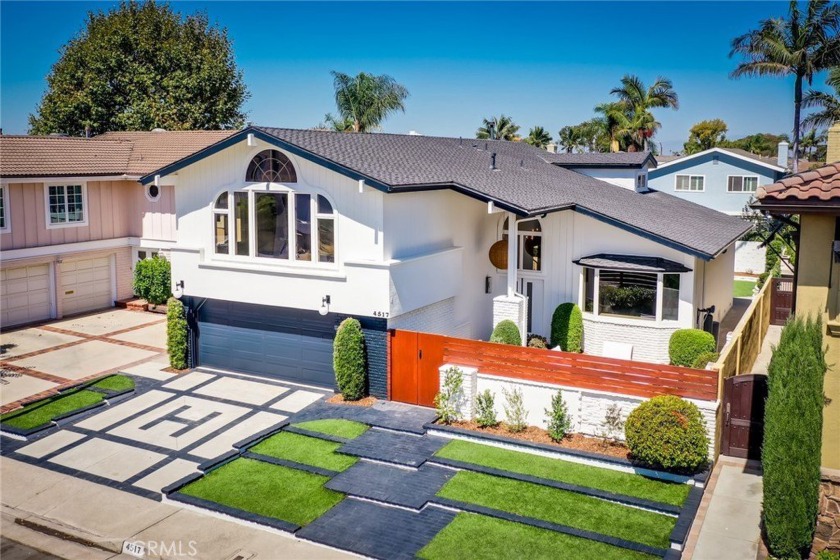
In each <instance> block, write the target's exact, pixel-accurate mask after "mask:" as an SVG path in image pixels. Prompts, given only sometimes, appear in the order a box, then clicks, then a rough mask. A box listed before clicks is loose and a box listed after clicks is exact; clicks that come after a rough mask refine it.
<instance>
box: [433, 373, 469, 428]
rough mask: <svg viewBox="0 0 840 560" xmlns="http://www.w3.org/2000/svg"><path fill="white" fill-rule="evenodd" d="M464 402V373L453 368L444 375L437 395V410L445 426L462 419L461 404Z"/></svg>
mask: <svg viewBox="0 0 840 560" xmlns="http://www.w3.org/2000/svg"><path fill="white" fill-rule="evenodd" d="M463 400H464V372H463V371H461V369H460V368H458V367H455V366H452V367H450V368H449V369H447V370H446V371H445V372H444V373H443V383H441V386H440V391H439V392H438V394H437V395H435V409H436V410H437V414H438V418H439V419H440V421H441V422H443V423H444V424H451V423H452V422H455V421H457V420H460V419H461V402H462V401H463Z"/></svg>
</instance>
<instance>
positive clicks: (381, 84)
mask: <svg viewBox="0 0 840 560" xmlns="http://www.w3.org/2000/svg"><path fill="white" fill-rule="evenodd" d="M331 73H332V76H333V86H334V87H335V104H336V107H338V114H339V115H340V116H341V118H342V119H344V120H351V121H353V131H354V132H371V131H373V130H376V129H377V128H379V127H380V126H381V124H382V122H383V121H384V120H385V119H386V118H388V115H390V114H391V113H393V112H394V111H403V112H405V100H406V98H407V97H408V89H406V88H405V86H403V85H401V84H398V83H397V81H396V80H394V78H392V77H391V76H387V75H385V74H383V75H381V76H374V75H373V74H368V73H366V72H359V74H358V75H356V76H349V75H347V74H342V73H341V72H336V71H333V72H331Z"/></svg>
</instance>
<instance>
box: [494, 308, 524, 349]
mask: <svg viewBox="0 0 840 560" xmlns="http://www.w3.org/2000/svg"><path fill="white" fill-rule="evenodd" d="M506 319H509V320H511V321H513V322H514V323H516V326H517V327H519V333H520V334H521V335H522V344H523V345H524V344H525V341H526V337H527V336H528V298H526V297H525V296H514V297H508V296H496V297H494V298H493V328H494V329H495V328H496V325H498V324H499V323H501V322H502V321H504V320H506Z"/></svg>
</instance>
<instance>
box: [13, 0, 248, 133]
mask: <svg viewBox="0 0 840 560" xmlns="http://www.w3.org/2000/svg"><path fill="white" fill-rule="evenodd" d="M60 54H61V56H60V58H59V60H58V62H56V63H55V64H54V65H53V67H52V69H51V70H50V73H49V75H48V76H47V86H48V87H47V92H46V93H45V94H44V97H43V98H42V99H41V102H40V104H39V105H38V108H37V110H36V114H34V115H30V116H29V129H30V132H31V133H32V134H50V133H53V132H63V133H66V134H70V135H74V136H75V135H80V134H83V133H84V131H85V129H86V127H89V128H90V130H91V131H92V132H93V133H101V132H107V131H111V130H149V129H151V128H155V127H161V128H167V129H171V130H191V129H196V130H198V129H219V128H238V127H240V126H242V124H243V123H244V120H245V113H244V112H243V111H242V104H243V103H244V102H245V100H246V99H247V98H248V91H247V89H246V87H245V83H244V81H243V78H242V72H241V71H240V70H239V69H238V68H237V66H236V62H235V61H234V56H233V50H232V46H231V42H230V40H229V39H228V36H227V31H226V30H225V29H224V28H220V27H217V26H215V25H210V23H209V21H208V19H207V15H206V14H204V13H197V14H192V15H188V16H186V17H182V16H181V15H180V14H178V13H176V12H173V11H172V9H171V8H170V7H169V5H168V4H165V3H164V4H157V3H155V2H154V1H153V0H149V1H148V2H144V3H139V2H135V1H134V0H131V1H128V2H122V3H121V4H120V5H119V6H118V7H115V8H112V9H111V10H109V11H107V12H103V11H97V12H89V13H88V18H87V21H86V22H85V26H84V28H83V29H82V30H81V31H80V32H79V34H78V35H76V37H74V38H73V39H71V40H70V42H68V43H67V44H65V45H64V46H63V47H62V48H61V51H60Z"/></svg>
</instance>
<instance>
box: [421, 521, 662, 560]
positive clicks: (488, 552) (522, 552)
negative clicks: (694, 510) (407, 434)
mask: <svg viewBox="0 0 840 560" xmlns="http://www.w3.org/2000/svg"><path fill="white" fill-rule="evenodd" d="M418 556H419V557H420V558H425V559H426V560H461V559H463V558H469V559H470V560H497V559H499V558H527V559H528V560H541V559H545V560H554V559H556V558H575V559H576V560H647V559H652V558H655V557H654V556H650V555H647V554H643V553H641V552H635V551H632V550H627V549H625V548H618V547H615V546H610V545H608V544H604V543H600V542H597V541H591V540H589V539H583V538H580V537H573V536H571V535H565V534H563V533H556V532H554V531H549V530H547V529H540V528H537V527H531V526H530V525H523V524H521V523H514V522H513V521H505V520H504V519H496V518H494V517H487V516H484V515H477V514H474V513H459V514H458V515H457V516H456V517H455V519H454V520H453V521H452V523H450V524H449V525H447V526H446V527H444V529H443V530H442V531H441V532H440V533H438V534H437V535H436V536H435V538H434V539H432V541H431V542H430V543H429V544H427V545H426V546H425V547H424V548H423V549H422V550H421V551H420V552H419V553H418Z"/></svg>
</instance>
